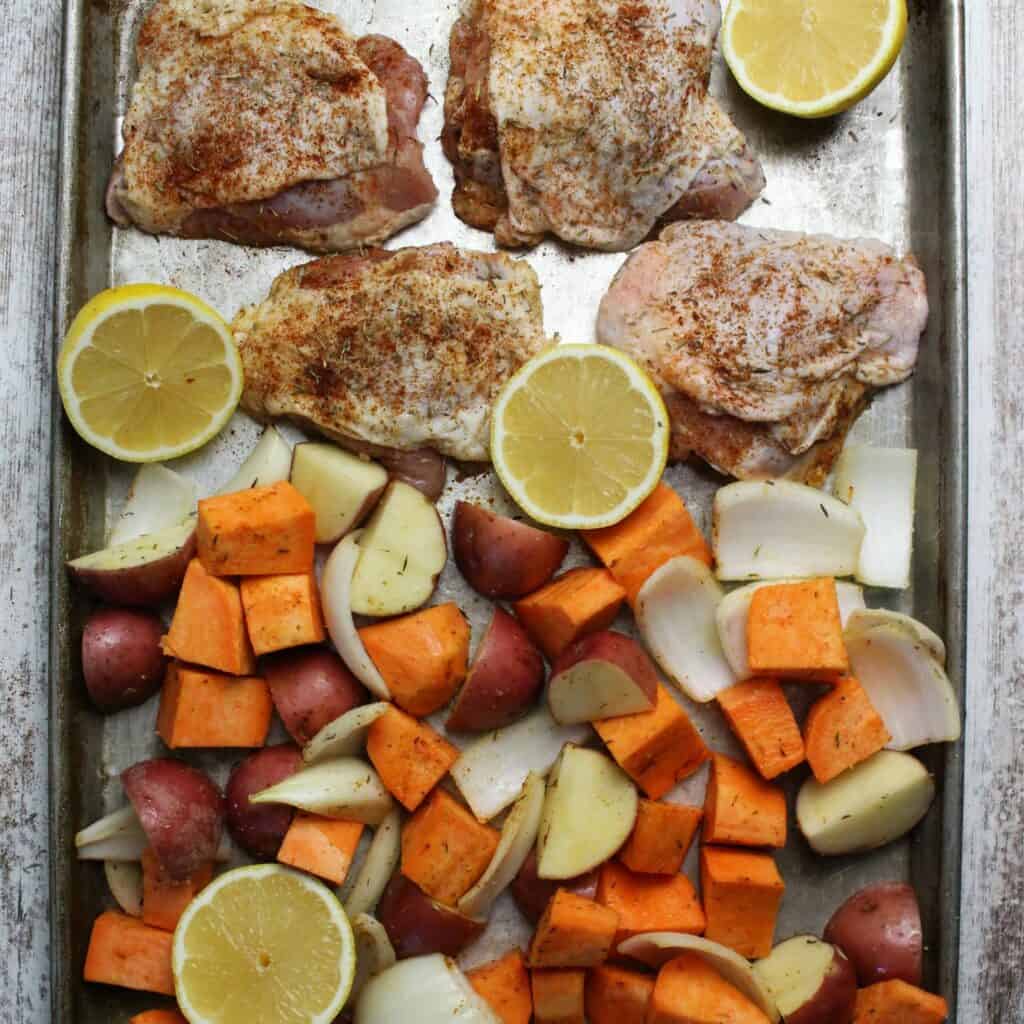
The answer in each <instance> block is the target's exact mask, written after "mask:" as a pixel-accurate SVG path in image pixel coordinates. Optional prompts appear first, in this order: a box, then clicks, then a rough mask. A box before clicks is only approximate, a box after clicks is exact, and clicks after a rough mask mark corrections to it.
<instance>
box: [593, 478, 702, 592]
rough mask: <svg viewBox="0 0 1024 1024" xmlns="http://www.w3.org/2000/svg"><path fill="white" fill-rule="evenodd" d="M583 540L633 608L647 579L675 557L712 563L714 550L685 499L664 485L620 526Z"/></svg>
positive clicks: (659, 486) (596, 532) (618, 524)
mask: <svg viewBox="0 0 1024 1024" xmlns="http://www.w3.org/2000/svg"><path fill="white" fill-rule="evenodd" d="M581 536H582V537H583V540H584V541H585V542H586V544H587V546H588V547H589V548H590V550H591V551H593V552H594V554H595V555H597V557H598V558H599V559H601V561H602V562H603V563H604V565H605V567H606V568H607V569H608V571H609V572H610V573H611V574H612V576H614V577H615V579H616V581H617V582H618V583H620V584H621V585H622V587H623V589H624V590H625V591H626V599H627V600H628V601H629V603H630V606H631V607H635V605H636V597H637V594H639V593H640V588H641V587H642V586H643V585H644V582H645V581H646V580H647V577H648V576H650V575H651V574H652V573H653V572H654V570H655V569H658V568H660V567H661V566H662V565H664V564H665V563H666V562H667V561H668V560H669V559H670V558H676V557H677V556H679V555H689V556H690V558H696V559H698V560H699V561H701V562H703V563H704V564H705V565H710V564H711V549H710V548H709V547H708V543H707V541H706V540H705V539H704V536H703V534H702V533H701V532H700V530H698V529H697V526H696V524H695V523H694V521H693V518H692V517H691V515H690V510H689V509H688V508H687V507H686V505H685V503H684V502H683V499H682V498H680V497H679V495H678V494H676V492H675V491H674V490H672V488H671V487H669V486H668V484H666V483H660V484H658V486H657V487H655V489H654V490H653V491H652V492H651V494H650V495H649V496H648V497H647V498H645V499H644V500H643V502H642V503H641V504H640V505H639V506H638V507H637V508H636V510H635V511H633V512H631V513H630V514H629V515H628V516H626V518H625V519H623V520H622V522H620V523H616V524H615V525H614V526H606V527H604V528H603V529H600V530H584V531H582V533H581Z"/></svg>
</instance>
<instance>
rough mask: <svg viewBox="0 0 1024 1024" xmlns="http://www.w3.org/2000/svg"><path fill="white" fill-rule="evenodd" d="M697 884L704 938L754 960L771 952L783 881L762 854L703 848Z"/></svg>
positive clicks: (765, 855) (771, 861) (773, 866)
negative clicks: (701, 905)
mask: <svg viewBox="0 0 1024 1024" xmlns="http://www.w3.org/2000/svg"><path fill="white" fill-rule="evenodd" d="M700 884H701V889H702V890H703V895H704V912H705V913H706V915H707V928H706V930H705V932H704V934H705V935H706V937H707V938H709V939H711V940H712V941H714V942H720V943H721V944H722V945H723V946H728V947H729V948H730V949H734V950H735V951H736V952H737V953H739V954H740V955H742V956H745V957H748V958H751V959H754V958H757V957H762V956H767V955H768V954H769V953H770V952H771V950H772V939H773V936H774V934H775V918H776V916H777V915H778V912H779V905H780V904H781V903H782V894H783V892H784V891H785V883H784V882H783V881H782V876H781V875H780V874H779V870H778V868H777V867H776V866H775V861H774V860H772V858H771V857H770V856H769V855H768V854H764V853H753V852H750V851H747V850H727V849H723V848H722V847H715V846H705V847H704V848H703V849H702V850H701V858H700Z"/></svg>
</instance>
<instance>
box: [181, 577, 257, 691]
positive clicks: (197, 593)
mask: <svg viewBox="0 0 1024 1024" xmlns="http://www.w3.org/2000/svg"><path fill="white" fill-rule="evenodd" d="M163 649H164V654H168V655H170V656H171V657H172V658H180V659H181V660H182V661H191V662H193V663H194V664H196V665H205V666H206V667H208V668H217V669H220V670H221V672H230V673H231V675H234V676H246V675H249V674H250V673H252V672H253V671H254V670H255V668H256V659H255V657H254V656H253V653H252V646H251V645H250V643H249V634H248V633H247V632H246V629H245V615H244V613H243V612H242V598H241V596H240V595H239V593H238V587H237V586H236V584H234V583H232V582H231V581H230V580H222V579H218V578H217V577H216V576H211V575H210V574H209V573H208V572H207V571H206V569H205V568H204V567H203V564H202V562H200V561H199V559H198V558H193V559H192V561H191V562H189V563H188V568H187V569H186V570H185V579H184V580H183V581H182V584H181V592H180V593H179V594H178V604H177V606H176V607H175V609H174V618H173V619H171V628H170V629H169V630H168V631H167V635H166V636H165V637H164V639H163Z"/></svg>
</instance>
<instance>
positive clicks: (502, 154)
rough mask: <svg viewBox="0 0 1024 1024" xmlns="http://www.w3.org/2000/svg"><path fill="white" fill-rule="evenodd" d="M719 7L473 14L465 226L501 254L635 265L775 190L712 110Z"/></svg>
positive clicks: (517, 9) (612, 0)
mask: <svg viewBox="0 0 1024 1024" xmlns="http://www.w3.org/2000/svg"><path fill="white" fill-rule="evenodd" d="M720 20H721V13H720V10H719V5H718V2H717V0H645V2H636V0H468V4H467V7H466V8H465V12H464V14H463V16H462V17H461V18H460V19H459V20H458V21H457V22H456V24H455V27H454V28H453V30H452V34H451V39H450V52H451V73H450V77H449V81H448V87H447V90H446V95H445V130H444V135H443V142H444V149H445V153H446V154H447V156H448V158H449V160H450V161H451V162H452V164H453V166H454V168H455V182H456V184H455V191H454V193H453V196H452V202H453V205H454V207H455V212H456V213H457V214H458V216H459V217H460V218H461V219H462V220H464V221H465V222H466V223H468V224H471V225H473V226H474V227H479V228H483V229H484V230H487V231H493V232H494V236H495V239H496V240H497V241H498V243H499V244H500V245H505V246H525V245H534V244H536V243H537V242H539V241H540V240H541V239H542V238H543V237H544V236H545V235H546V234H548V233H550V234H553V235H557V236H558V237H559V238H562V239H564V240H565V241H567V242H572V243H574V244H576V245H581V246H586V247H588V248H593V249H603V250H611V251H617V250H626V249H630V248H632V247H633V246H635V245H636V244H637V243H639V242H641V241H643V239H644V238H646V237H647V236H648V235H649V234H650V232H651V230H652V229H653V228H654V227H655V226H656V225H657V224H658V223H660V222H664V221H670V220H678V219H681V218H687V217H718V218H725V219H733V218H735V217H737V216H739V214H740V213H742V212H743V210H744V209H746V207H747V206H748V205H749V204H750V203H751V202H752V201H753V200H754V199H755V198H756V197H757V196H758V195H759V194H760V192H761V190H762V189H763V187H764V176H763V174H762V171H761V167H760V164H759V163H758V161H757V159H756V158H755V157H754V156H753V154H752V153H751V152H750V150H749V148H748V147H747V144H746V141H745V140H744V138H743V136H742V135H741V133H740V132H739V131H738V129H737V128H736V126H735V125H733V123H732V122H731V121H730V120H729V118H728V116H727V115H726V114H725V113H724V112H723V111H722V109H721V108H720V107H719V106H718V104H717V103H716V102H715V100H714V99H712V98H711V97H710V96H709V95H708V80H709V78H710V73H711V50H712V47H713V45H714V41H715V36H716V34H717V32H718V27H719V23H720Z"/></svg>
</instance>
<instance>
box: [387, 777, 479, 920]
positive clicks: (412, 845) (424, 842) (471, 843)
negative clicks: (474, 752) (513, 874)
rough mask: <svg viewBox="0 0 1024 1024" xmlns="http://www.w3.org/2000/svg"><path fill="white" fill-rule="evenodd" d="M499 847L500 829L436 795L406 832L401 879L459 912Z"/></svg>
mask: <svg viewBox="0 0 1024 1024" xmlns="http://www.w3.org/2000/svg"><path fill="white" fill-rule="evenodd" d="M498 841H499V834H498V832H497V831H496V830H495V829H493V828H491V827H490V826H488V825H482V824H481V823H480V822H479V821H477V820H476V818H474V817H473V815H472V814H470V813H469V811H467V810H466V809H465V807H463V806H462V805H461V804H459V803H457V802H456V801H455V799H454V798H453V797H451V796H449V794H448V793H446V792H444V790H441V789H435V790H434V792H433V793H432V794H431V796H430V798H429V799H428V800H427V801H426V802H425V803H423V804H421V805H420V807H419V809H418V810H417V811H416V813H415V814H414V815H413V816H412V817H411V818H410V819H409V821H408V822H407V823H406V825H405V828H404V829H403V830H402V874H403V875H405V877H406V878H409V879H411V880H412V881H413V882H415V883H416V884H417V885H418V886H419V887H420V888H421V889H422V890H423V891H424V892H425V893H426V894H427V895H428V896H431V897H432V898H433V899H435V900H437V901H438V902H439V903H444V904H446V905H447V906H450V907H454V906H455V905H456V904H457V903H458V901H459V899H460V898H461V897H462V896H464V895H465V894H466V893H467V892H469V890H470V889H471V888H472V887H473V886H474V885H475V884H476V882H477V880H478V879H479V878H480V876H481V875H482V874H483V873H484V871H485V870H486V869H487V865H488V864H490V862H491V858H492V857H493V856H494V852H495V850H497V848H498Z"/></svg>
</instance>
